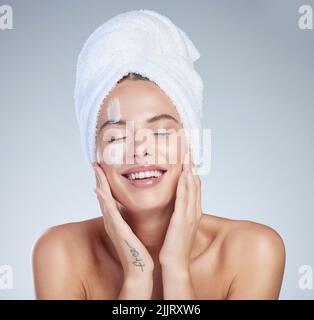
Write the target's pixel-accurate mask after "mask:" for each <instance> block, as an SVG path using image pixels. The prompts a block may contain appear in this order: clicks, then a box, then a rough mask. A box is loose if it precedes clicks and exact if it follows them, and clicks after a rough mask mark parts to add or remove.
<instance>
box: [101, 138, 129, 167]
mask: <svg viewBox="0 0 314 320" xmlns="http://www.w3.org/2000/svg"><path fill="white" fill-rule="evenodd" d="M99 150H101V152H99V153H100V154H99V158H100V160H101V162H104V163H105V164H107V165H119V164H123V159H124V145H123V143H111V144H107V145H105V146H104V147H103V148H99Z"/></svg>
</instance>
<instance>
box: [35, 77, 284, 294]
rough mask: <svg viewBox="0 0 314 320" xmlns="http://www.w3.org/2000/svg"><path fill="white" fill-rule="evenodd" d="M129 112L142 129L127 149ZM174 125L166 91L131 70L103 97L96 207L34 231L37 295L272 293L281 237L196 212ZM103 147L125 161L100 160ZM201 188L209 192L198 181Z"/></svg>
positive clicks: (278, 278)
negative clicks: (112, 108) (112, 110)
mask: <svg viewBox="0 0 314 320" xmlns="http://www.w3.org/2000/svg"><path fill="white" fill-rule="evenodd" d="M117 99H118V101H119V108H120V118H119V121H111V120H110V119H108V112H107V109H108V106H109V104H110V103H113V101H117ZM127 121H130V122H132V123H133V125H134V130H135V132H138V131H140V130H142V131H143V130H146V132H149V137H150V138H149V139H135V138H134V139H133V140H132V138H131V139H130V141H132V142H133V143H134V146H135V148H131V147H130V145H131V144H128V143H127V141H126V140H127V136H128V134H129V133H128V132H126V127H127V125H126V122H127ZM180 129H182V123H181V119H180V117H179V114H178V113H177V111H176V108H175V106H174V105H173V104H172V102H171V100H170V99H169V98H168V96H167V95H166V94H165V93H164V92H163V91H162V90H161V89H160V88H159V86H158V85H156V84H155V83H154V82H153V81H149V80H148V79H147V78H145V77H141V76H140V75H137V74H133V73H130V74H129V75H128V76H127V77H124V78H123V79H121V80H120V81H119V82H118V83H117V85H116V86H115V88H114V90H112V91H111V92H110V94H109V95H107V96H106V98H105V99H104V100H103V104H102V106H101V109H100V113H99V116H98V120H97V140H96V141H97V147H96V149H97V161H96V162H95V163H94V171H95V178H96V179H95V184H96V186H95V192H96V195H97V199H98V201H99V204H100V210H101V213H102V214H101V216H99V217H98V218H95V219H91V220H87V221H82V222H74V223H67V224H63V225H59V226H55V227H52V228H50V229H49V230H47V231H46V232H45V233H44V234H43V235H42V236H41V237H40V238H39V240H38V241H37V242H36V245H35V247H34V249H33V270H34V280H35V289H36V297H37V298H38V299H277V298H278V296H279V292H280V287H281V283H282V278H283V273H284V265H285V249H284V244H283V241H282V239H281V238H280V236H279V235H278V233H276V232H275V231H274V230H273V229H271V228H269V227H267V226H265V225H262V224H258V223H254V222H249V221H236V220H230V219H225V218H220V217H218V216H216V215H214V214H213V213H204V212H202V209H201V184H200V179H199V177H198V176H197V175H196V174H195V170H194V168H193V164H192V162H191V161H190V157H189V154H190V152H189V147H188V144H187V143H186V141H185V140H184V139H180V143H176V144H174V143H175V142H176V140H177V139H170V137H171V136H173V137H177V133H178V132H180ZM108 132H109V133H108ZM107 133H108V134H107ZM112 133H114V134H112ZM107 148H109V149H110V150H115V151H116V154H119V152H120V153H121V154H120V156H121V155H123V156H124V159H128V160H131V159H132V160H133V163H131V161H130V162H126V161H124V162H123V163H117V162H114V161H113V162H112V163H108V162H107V161H105V159H104V156H103V155H104V151H105V150H107ZM173 153H175V154H176V155H180V157H179V160H178V161H177V162H176V163H172V162H170V161H169V159H170V158H171V157H172V156H173V155H174V154H173ZM118 157H119V155H118ZM157 158H158V159H159V160H160V161H156V159H157ZM202 195H203V196H205V197H210V194H207V191H206V190H202Z"/></svg>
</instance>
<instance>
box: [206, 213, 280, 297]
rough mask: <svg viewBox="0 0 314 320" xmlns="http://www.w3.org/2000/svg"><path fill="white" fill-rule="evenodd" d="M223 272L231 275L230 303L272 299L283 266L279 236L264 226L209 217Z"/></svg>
mask: <svg viewBox="0 0 314 320" xmlns="http://www.w3.org/2000/svg"><path fill="white" fill-rule="evenodd" d="M205 220H207V224H208V225H210V224H212V225H213V226H214V229H215V232H216V238H218V239H220V241H219V243H220V250H219V251H220V257H221V260H222V261H224V266H223V267H224V269H225V270H228V272H230V273H232V274H231V278H232V283H231V284H230V288H229V293H228V297H229V298H230V299H232V298H235V299H241V298H243V299H246V298H248V299H259V298H262V299H276V298H278V296H279V292H280V287H281V283H282V278H283V273H284V266H285V246H284V242H283V239H282V238H281V236H280V235H279V233H278V232H277V231H276V230H274V229H273V228H271V227H269V226H266V225H264V224H260V223H256V222H252V221H247V220H231V219H226V218H220V217H217V216H212V215H209V216H208V217H206V218H205Z"/></svg>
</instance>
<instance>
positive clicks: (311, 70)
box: [0, 0, 314, 299]
mask: <svg viewBox="0 0 314 320" xmlns="http://www.w3.org/2000/svg"><path fill="white" fill-rule="evenodd" d="M1 4H9V5H11V6H12V8H13V23H14V29H13V30H5V31H1V30H0V147H1V168H0V181H1V189H0V215H1V216H0V217H1V220H0V265H3V264H9V265H11V266H12V268H13V271H14V280H13V281H14V288H13V289H12V290H0V299H12V298H15V299H24V298H26V299H33V298H34V291H33V280H32V268H31V250H32V246H33V244H34V242H35V240H36V239H37V238H38V236H39V235H40V234H41V233H42V232H43V231H44V230H45V229H47V228H48V227H50V226H53V225H57V224H62V223H66V222H71V221H79V220H83V219H89V218H92V217H95V216H98V215H99V214H100V213H99V208H98V203H97V199H96V197H95V195H94V193H93V191H92V188H93V186H94V177H93V176H92V174H91V172H90V171H89V170H88V167H87V165H86V163H85V160H84V157H83V153H82V150H81V145H80V139H79V132H78V127H77V123H76V119H75V111H74V101H73V91H74V81H75V65H76V59H77V55H78V53H79V51H80V49H81V47H82V45H83V43H84V41H85V40H86V39H87V37H88V36H89V34H90V33H91V32H92V31H93V30H94V29H95V28H96V27H98V26H99V25H100V24H102V23H103V22H105V21H106V20H107V19H109V18H111V17H112V16H114V15H116V14H118V13H121V12H125V11H128V10H133V9H144V8H145V9H152V10H156V11H158V12H160V13H161V14H164V15H166V16H168V17H169V18H170V19H171V20H172V21H173V22H174V23H175V24H177V25H178V26H179V27H181V28H182V29H183V30H184V31H185V32H186V33H187V34H188V35H189V36H190V38H191V39H192V41H193V42H194V43H195V45H196V47H197V48H198V49H199V51H200V52H201V58H200V60H198V61H197V62H196V69H197V70H198V71H199V73H200V74H201V76H202V78H203V81H204V119H203V125H204V127H206V128H210V129H211V130H212V170H211V172H210V174H209V175H208V176H203V177H202V185H203V189H202V193H203V200H202V201H203V210H204V211H205V212H208V213H213V214H215V215H218V216H223V217H227V218H232V219H246V220H252V221H256V222H260V223H264V224H266V225H269V226H271V227H273V228H274V229H275V230H277V231H278V232H279V233H280V235H281V236H282V238H283V239H284V242H285V245H286V250H287V261H286V271H285V276H284V282H283V286H282V291H281V295H280V298H281V299H301V298H304V299H313V298H314V289H312V290H301V289H300V288H299V287H298V279H299V277H300V275H299V274H298V269H299V267H300V266H301V265H304V264H306V265H310V266H312V268H313V269H314V250H313V244H314V232H313V231H314V230H313V227H314V218H313V209H314V194H313V189H314V188H313V187H314V185H313V184H314V175H313V167H314V152H313V135H314V129H313V119H314V86H313V84H314V30H303V31H302V30H300V29H299V28H298V19H299V16H300V14H299V13H298V8H299V6H300V5H303V4H309V5H311V6H312V8H314V1H313V0H305V1H297V0H295V1H293V0H290V1H285V0H281V1H279V0H272V1H270V0H264V1H258V0H255V1H252V0H247V1H244V0H237V1H235V0H229V1H226V0H223V1H222V0H219V1H218V0H217V1H201V0H194V1H132V2H129V1H100V0H98V1H74V0H71V1H47V0H46V1H30V0H29V1H9V0H6V1H3V0H1V1H0V5H1Z"/></svg>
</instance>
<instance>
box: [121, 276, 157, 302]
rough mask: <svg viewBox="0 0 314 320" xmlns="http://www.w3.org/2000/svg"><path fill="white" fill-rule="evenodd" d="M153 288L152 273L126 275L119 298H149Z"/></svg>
mask: <svg viewBox="0 0 314 320" xmlns="http://www.w3.org/2000/svg"><path fill="white" fill-rule="evenodd" d="M152 290H153V275H152V274H151V275H148V274H145V275H143V276H141V277H139V276H137V277H134V276H128V277H125V279H124V281H123V285H122V288H121V292H120V295H119V300H131V299H140V300H149V299H151V296H152Z"/></svg>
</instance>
